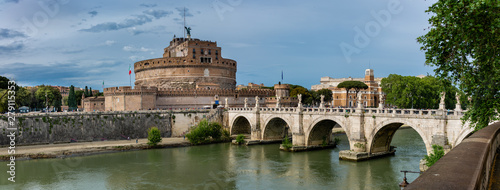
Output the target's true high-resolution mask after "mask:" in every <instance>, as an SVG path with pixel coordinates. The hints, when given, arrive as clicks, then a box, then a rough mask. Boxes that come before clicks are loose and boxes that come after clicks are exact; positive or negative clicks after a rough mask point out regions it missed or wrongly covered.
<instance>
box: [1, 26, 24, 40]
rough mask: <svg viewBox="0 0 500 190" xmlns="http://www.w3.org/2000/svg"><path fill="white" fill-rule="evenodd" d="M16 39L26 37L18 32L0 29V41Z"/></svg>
mask: <svg viewBox="0 0 500 190" xmlns="http://www.w3.org/2000/svg"><path fill="white" fill-rule="evenodd" d="M16 37H26V35H25V34H24V33H22V32H19V31H15V30H11V29H7V28H0V40H2V39H8V38H16Z"/></svg>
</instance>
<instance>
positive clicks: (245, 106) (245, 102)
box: [244, 98, 248, 108]
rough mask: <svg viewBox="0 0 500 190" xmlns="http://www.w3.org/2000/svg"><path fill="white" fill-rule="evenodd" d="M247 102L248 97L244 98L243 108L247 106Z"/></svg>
mask: <svg viewBox="0 0 500 190" xmlns="http://www.w3.org/2000/svg"><path fill="white" fill-rule="evenodd" d="M247 103H248V98H245V105H244V107H245V108H246V107H247Z"/></svg>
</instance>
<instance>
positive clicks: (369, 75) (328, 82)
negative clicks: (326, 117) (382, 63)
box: [311, 69, 385, 107]
mask: <svg viewBox="0 0 500 190" xmlns="http://www.w3.org/2000/svg"><path fill="white" fill-rule="evenodd" d="M382 79H383V78H375V76H374V73H373V69H366V70H365V77H364V78H351V77H349V78H331V77H321V80H320V84H317V85H313V86H311V90H316V91H317V90H321V89H329V90H331V91H332V102H330V103H329V106H331V107H346V105H347V107H356V106H357V98H356V92H355V91H354V89H351V90H350V91H349V93H346V90H345V89H343V88H337V86H338V85H339V84H340V83H341V82H344V81H360V82H363V83H365V84H366V85H367V86H368V89H364V90H361V91H360V92H359V94H358V95H361V99H362V100H361V102H362V103H363V105H364V106H365V107H378V106H379V103H381V101H383V100H384V98H385V94H384V92H382V87H381V86H380V84H381V82H382Z"/></svg>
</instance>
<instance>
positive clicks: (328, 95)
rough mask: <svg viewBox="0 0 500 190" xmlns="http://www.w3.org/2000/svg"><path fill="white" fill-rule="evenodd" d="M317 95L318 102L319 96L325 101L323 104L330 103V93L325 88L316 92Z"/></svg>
mask: <svg viewBox="0 0 500 190" xmlns="http://www.w3.org/2000/svg"><path fill="white" fill-rule="evenodd" d="M318 94H319V95H320V101H321V95H323V96H325V99H324V101H325V102H330V101H332V99H333V97H332V91H331V90H328V89H326V88H323V89H321V90H318Z"/></svg>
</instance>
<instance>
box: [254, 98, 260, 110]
mask: <svg viewBox="0 0 500 190" xmlns="http://www.w3.org/2000/svg"><path fill="white" fill-rule="evenodd" d="M255 107H256V108H258V107H259V96H255Z"/></svg>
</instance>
